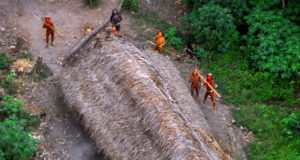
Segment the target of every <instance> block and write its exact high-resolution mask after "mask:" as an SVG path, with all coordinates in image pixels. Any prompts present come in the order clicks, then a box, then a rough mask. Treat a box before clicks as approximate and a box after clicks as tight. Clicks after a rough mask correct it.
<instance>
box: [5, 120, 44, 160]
mask: <svg viewBox="0 0 300 160" xmlns="http://www.w3.org/2000/svg"><path fill="white" fill-rule="evenodd" d="M26 126H27V122H26V120H24V119H18V118H17V117H15V116H11V117H10V118H7V119H6V120H5V121H4V122H1V123H0V142H1V143H0V158H1V157H2V158H4V159H10V160H20V159H30V157H31V156H32V155H33V154H34V153H35V152H36V151H37V147H36V146H35V145H36V144H37V143H38V140H36V139H34V138H32V137H31V136H29V135H30V132H28V131H27V129H26Z"/></svg>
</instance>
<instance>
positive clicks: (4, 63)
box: [0, 53, 13, 69]
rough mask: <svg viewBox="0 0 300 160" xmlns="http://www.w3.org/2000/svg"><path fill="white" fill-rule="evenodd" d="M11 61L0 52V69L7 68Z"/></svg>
mask: <svg viewBox="0 0 300 160" xmlns="http://www.w3.org/2000/svg"><path fill="white" fill-rule="evenodd" d="M12 62H13V61H12V60H11V59H10V58H8V57H7V56H6V54H5V53H0V69H8V68H9V66H10V65H11V64H12Z"/></svg>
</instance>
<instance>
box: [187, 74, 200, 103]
mask: <svg viewBox="0 0 300 160" xmlns="http://www.w3.org/2000/svg"><path fill="white" fill-rule="evenodd" d="M189 82H191V93H192V96H193V97H194V90H196V94H197V97H196V99H197V98H198V96H199V88H200V87H201V85H199V84H201V78H200V76H199V75H198V71H197V70H196V69H194V71H193V73H192V74H191V76H190V80H189Z"/></svg>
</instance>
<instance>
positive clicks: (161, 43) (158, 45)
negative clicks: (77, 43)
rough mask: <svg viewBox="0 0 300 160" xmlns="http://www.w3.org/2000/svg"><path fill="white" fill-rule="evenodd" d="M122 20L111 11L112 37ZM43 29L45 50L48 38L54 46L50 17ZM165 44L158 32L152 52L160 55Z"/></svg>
mask: <svg viewBox="0 0 300 160" xmlns="http://www.w3.org/2000/svg"><path fill="white" fill-rule="evenodd" d="M122 20H123V18H122V16H121V14H120V12H119V11H118V9H116V8H115V9H113V10H112V14H111V16H110V23H111V24H112V29H111V32H112V33H113V34H114V35H118V34H119V32H120V30H121V25H120V23H121V21H122ZM43 28H46V48H48V47H49V37H50V36H51V46H53V45H54V43H53V41H54V32H55V26H54V24H53V23H52V22H51V21H50V17H49V16H47V17H46V18H45V21H44V25H43ZM165 44H166V39H165V38H164V37H163V32H161V31H159V32H158V34H157V36H156V37H155V47H154V51H157V50H158V52H159V53H162V50H163V46H164V45H165Z"/></svg>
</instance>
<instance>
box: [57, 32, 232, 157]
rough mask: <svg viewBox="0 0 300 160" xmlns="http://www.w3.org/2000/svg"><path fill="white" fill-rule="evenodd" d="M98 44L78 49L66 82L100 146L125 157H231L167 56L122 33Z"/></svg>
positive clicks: (71, 99)
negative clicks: (136, 43) (134, 42)
mask: <svg viewBox="0 0 300 160" xmlns="http://www.w3.org/2000/svg"><path fill="white" fill-rule="evenodd" d="M101 34H103V33H101ZM100 37H105V36H104V35H102V36H100ZM97 43H98V44H95V42H94V41H92V42H90V45H88V46H87V48H85V52H81V53H80V54H79V56H78V60H77V61H76V62H74V64H73V66H69V67H68V68H67V70H68V72H65V73H64V77H63V78H62V80H61V84H62V90H63V92H64V94H65V100H66V103H67V104H68V105H69V106H70V108H71V109H73V110H75V111H76V112H78V113H79V115H80V116H81V117H82V121H83V124H84V125H85V127H86V129H87V130H88V131H89V133H90V135H91V137H92V138H93V139H94V141H95V143H96V146H97V147H98V149H99V150H103V151H104V154H105V155H106V156H108V157H110V158H111V159H124V160H129V159H130V160H142V159H143V160H148V159H149V160H159V159H178V160H192V159H195V160H196V159H213V160H214V159H220V160H221V159H222V160H224V159H230V158H229V157H228V156H227V155H225V154H224V153H223V152H222V150H221V149H220V147H219V145H218V144H217V143H216V141H215V140H214V138H213V137H212V134H211V133H210V129H209V126H208V125H207V123H206V120H205V118H204V115H203V113H202V111H201V109H199V108H198V107H197V105H196V104H195V101H194V99H193V98H192V97H191V96H190V92H189V91H188V89H187V88H186V87H185V85H184V80H183V79H182V78H181V77H180V76H179V75H180V74H179V72H178V71H177V70H176V67H175V66H174V65H173V64H172V63H171V62H170V61H169V60H168V59H167V58H165V57H163V56H161V55H158V54H157V53H153V52H150V51H148V52H146V53H142V52H141V51H139V50H138V49H137V48H136V47H135V46H133V45H132V44H131V43H130V42H128V41H127V40H126V39H122V38H116V37H113V41H105V40H104V38H99V39H98V42H97ZM95 46H101V48H97V47H96V48H94V47H95Z"/></svg>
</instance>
